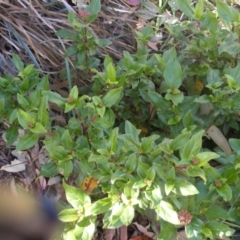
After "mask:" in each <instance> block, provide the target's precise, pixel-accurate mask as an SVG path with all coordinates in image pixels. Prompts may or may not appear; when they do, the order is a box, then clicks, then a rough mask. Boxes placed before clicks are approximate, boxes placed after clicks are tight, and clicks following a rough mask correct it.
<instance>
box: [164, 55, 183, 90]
mask: <svg viewBox="0 0 240 240" xmlns="http://www.w3.org/2000/svg"><path fill="white" fill-rule="evenodd" d="M163 76H164V79H165V81H166V83H167V85H168V87H169V88H172V89H173V88H179V87H180V86H181V84H182V79H183V73H182V68H181V65H180V63H179V62H178V60H177V59H175V58H173V59H171V60H169V62H168V63H167V66H166V68H165V70H164V73H163Z"/></svg>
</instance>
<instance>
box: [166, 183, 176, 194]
mask: <svg viewBox="0 0 240 240" xmlns="http://www.w3.org/2000/svg"><path fill="white" fill-rule="evenodd" d="M174 187H175V184H174V182H173V181H168V182H166V183H165V192H166V195H169V193H170V192H171V191H172V190H173V189H174Z"/></svg>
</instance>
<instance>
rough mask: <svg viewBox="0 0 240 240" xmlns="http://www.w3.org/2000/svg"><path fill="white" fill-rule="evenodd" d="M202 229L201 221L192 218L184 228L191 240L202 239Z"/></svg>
mask: <svg viewBox="0 0 240 240" xmlns="http://www.w3.org/2000/svg"><path fill="white" fill-rule="evenodd" d="M202 227H203V222H202V220H200V219H198V218H196V217H193V218H192V221H191V222H190V223H189V224H187V225H186V227H185V231H186V235H187V237H188V238H189V239H191V240H202V239H203V238H202V234H201V232H202Z"/></svg>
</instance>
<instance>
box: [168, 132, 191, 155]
mask: <svg viewBox="0 0 240 240" xmlns="http://www.w3.org/2000/svg"><path fill="white" fill-rule="evenodd" d="M190 135H191V133H190V132H186V133H182V134H179V135H178V136H177V137H176V138H175V139H173V140H172V141H171V143H170V149H171V150H173V151H175V150H178V149H180V148H183V147H184V146H185V144H186V143H187V142H188V140H189V137H190Z"/></svg>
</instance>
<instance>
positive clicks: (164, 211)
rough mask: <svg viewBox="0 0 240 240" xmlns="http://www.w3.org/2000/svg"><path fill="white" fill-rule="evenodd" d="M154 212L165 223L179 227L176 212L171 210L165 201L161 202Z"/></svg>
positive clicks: (170, 206)
mask: <svg viewBox="0 0 240 240" xmlns="http://www.w3.org/2000/svg"><path fill="white" fill-rule="evenodd" d="M156 212H157V214H158V215H159V217H161V218H162V219H163V220H165V221H166V222H169V223H172V224H175V225H179V224H180V221H179V219H178V214H177V212H176V211H175V210H174V209H173V207H172V205H171V204H170V203H168V202H166V201H163V200H162V201H161V202H160V204H159V205H158V206H157V208H156Z"/></svg>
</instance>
